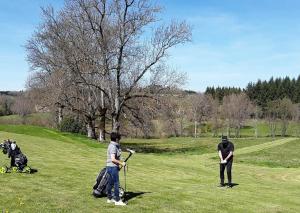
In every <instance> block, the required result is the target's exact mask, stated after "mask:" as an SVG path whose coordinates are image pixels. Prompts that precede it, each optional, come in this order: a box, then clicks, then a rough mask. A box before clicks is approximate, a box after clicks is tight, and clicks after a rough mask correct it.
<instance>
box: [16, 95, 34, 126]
mask: <svg viewBox="0 0 300 213" xmlns="http://www.w3.org/2000/svg"><path fill="white" fill-rule="evenodd" d="M12 111H13V112H14V113H16V114H18V115H20V116H21V117H22V119H23V121H22V122H23V123H24V122H25V116H27V115H29V114H31V113H33V112H34V106H33V102H32V100H31V99H30V98H29V97H28V95H26V94H24V93H23V94H20V95H19V96H18V97H16V100H15V102H14V104H13V106H12Z"/></svg>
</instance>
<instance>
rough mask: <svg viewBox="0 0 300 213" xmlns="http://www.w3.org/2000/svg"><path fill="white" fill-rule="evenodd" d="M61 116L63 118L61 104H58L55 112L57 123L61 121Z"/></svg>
mask: <svg viewBox="0 0 300 213" xmlns="http://www.w3.org/2000/svg"><path fill="white" fill-rule="evenodd" d="M63 118H64V116H63V106H62V105H59V107H58V114H57V122H58V124H59V125H60V124H61V122H62V121H63Z"/></svg>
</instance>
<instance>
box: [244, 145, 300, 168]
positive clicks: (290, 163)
mask: <svg viewBox="0 0 300 213" xmlns="http://www.w3.org/2000/svg"><path fill="white" fill-rule="evenodd" d="M274 143H276V142H274ZM299 151H300V140H294V141H292V142H290V143H287V144H284V145H280V146H276V147H273V148H270V149H264V150H261V151H258V152H254V153H250V154H244V155H241V156H239V158H238V162H243V163H247V164H256V165H261V166H269V167H285V168H299V167H300V154H299Z"/></svg>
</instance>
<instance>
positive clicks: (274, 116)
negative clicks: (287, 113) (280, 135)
mask: <svg viewBox="0 0 300 213" xmlns="http://www.w3.org/2000/svg"><path fill="white" fill-rule="evenodd" d="M278 108H279V101H278V100H275V101H269V102H268V103H267V107H266V112H265V117H266V118H267V120H268V123H269V129H270V136H272V138H275V136H276V129H277V121H278V118H279V110H278Z"/></svg>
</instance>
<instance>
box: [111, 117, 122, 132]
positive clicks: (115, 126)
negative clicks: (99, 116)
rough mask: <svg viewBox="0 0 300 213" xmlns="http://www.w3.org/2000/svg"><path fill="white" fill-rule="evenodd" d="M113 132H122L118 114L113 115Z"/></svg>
mask: <svg viewBox="0 0 300 213" xmlns="http://www.w3.org/2000/svg"><path fill="white" fill-rule="evenodd" d="M112 132H116V133H119V132H120V122H119V118H118V116H117V115H115V114H113V115H112Z"/></svg>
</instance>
